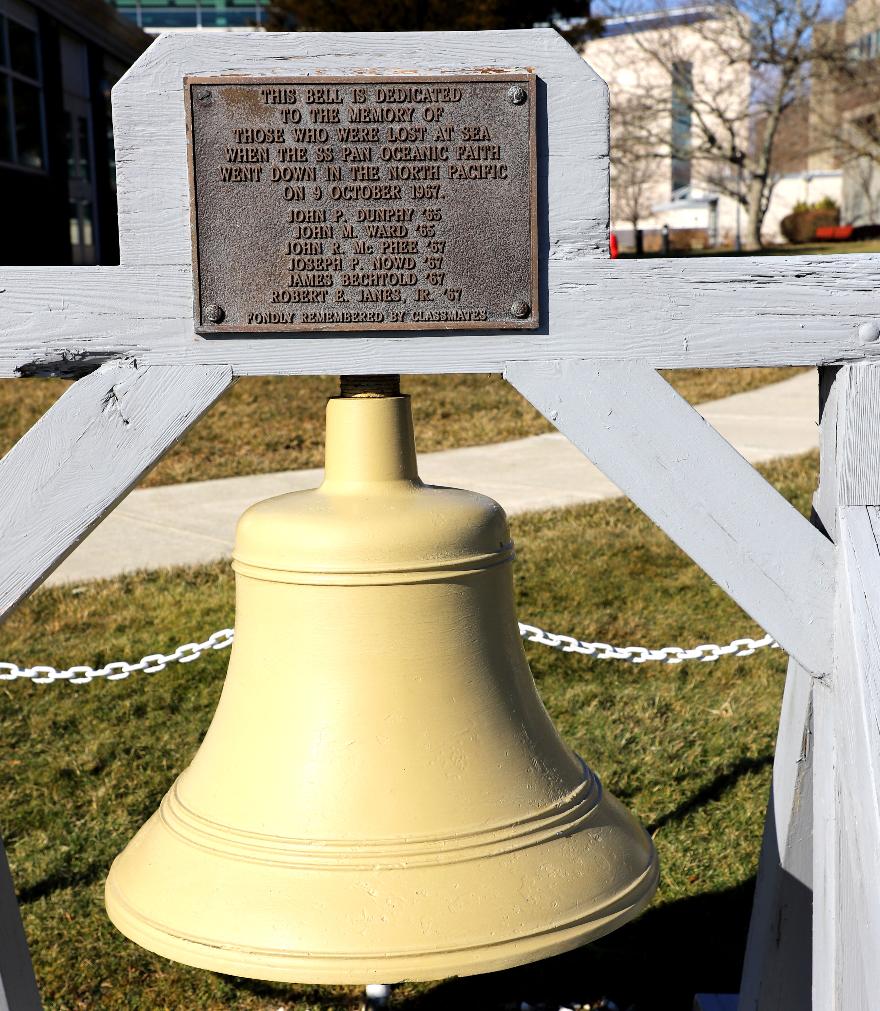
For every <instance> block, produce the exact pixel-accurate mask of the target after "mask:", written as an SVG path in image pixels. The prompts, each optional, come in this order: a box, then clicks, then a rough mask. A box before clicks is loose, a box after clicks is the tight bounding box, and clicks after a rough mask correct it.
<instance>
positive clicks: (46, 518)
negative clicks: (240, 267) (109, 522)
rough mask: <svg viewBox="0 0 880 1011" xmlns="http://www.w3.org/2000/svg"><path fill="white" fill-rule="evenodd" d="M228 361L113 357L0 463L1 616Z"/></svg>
mask: <svg viewBox="0 0 880 1011" xmlns="http://www.w3.org/2000/svg"><path fill="white" fill-rule="evenodd" d="M231 382H232V372H231V370H230V369H229V367H228V366H225V367H223V366H204V365H202V366H196V367H191V366H176V367H164V368H163V367H151V366H143V365H134V364H132V363H124V362H111V363H108V364H105V365H103V366H102V367H101V368H100V369H98V370H97V371H96V372H93V373H92V374H91V375H89V376H86V377H85V378H83V379H80V380H79V381H78V382H76V383H74V384H73V385H72V386H71V387H69V388H68V389H67V390H66V391H65V393H64V394H63V396H62V397H61V398H60V399H59V400H58V401H57V402H56V403H55V404H54V405H53V406H52V407H51V408H50V409H49V410H48V411H47V412H46V414H44V415H43V417H42V418H41V419H40V420H39V421H38V422H37V424H36V425H34V427H33V428H31V429H30V431H28V432H27V433H26V434H25V435H24V436H23V437H22V438H21V439H20V440H19V441H18V442H17V443H16V444H15V446H13V448H12V449H11V450H10V451H9V452H8V453H7V454H6V456H4V457H3V459H2V460H0V487H2V488H3V489H4V495H3V498H2V500H0V537H2V541H3V579H2V580H0V618H2V617H5V616H6V615H7V614H8V613H9V611H10V610H11V609H12V608H13V607H15V605H16V604H17V603H18V602H19V601H20V600H21V599H22V598H23V597H25V596H26V595H27V594H28V593H30V591H31V590H32V589H33V588H34V587H35V586H37V585H39V583H41V582H42V581H43V579H45V578H46V576H47V575H48V574H49V573H50V572H51V571H52V570H53V569H54V568H55V567H56V566H57V565H58V564H59V563H60V562H61V561H63V559H64V558H65V557H66V556H67V555H68V554H69V553H70V552H71V551H72V550H73V548H75V547H76V545H77V544H78V543H79V542H80V541H81V540H82V539H83V538H84V537H85V536H86V534H88V532H89V531H90V530H91V529H92V528H93V527H94V526H96V524H98V523H99V522H100V521H101V520H102V519H103V518H104V516H105V515H106V514H107V513H108V512H110V510H111V509H112V508H113V507H114V506H115V505H116V503H117V502H118V501H119V500H120V499H121V498H122V497H123V496H124V495H125V494H126V492H128V491H129V489H130V488H131V487H132V486H133V485H134V484H135V483H136V482H137V481H138V479H139V478H140V477H141V476H142V475H143V474H144V473H146V471H148V470H149V469H150V468H151V467H152V466H153V464H155V463H156V461H157V460H158V459H159V458H160V457H161V456H162V454H163V453H165V452H166V450H168V449H169V448H170V447H171V446H172V445H173V444H174V442H175V441H176V440H177V439H179V438H180V437H181V436H182V435H183V434H184V433H185V432H186V430H187V429H188V428H189V426H190V425H192V424H193V422H194V421H196V420H197V419H198V418H199V417H200V416H201V415H202V414H203V413H204V412H205V411H206V410H207V409H208V408H209V407H210V406H211V404H213V403H214V401H215V400H216V399H217V398H218V397H219V396H220V395H221V394H222V393H223V391H224V390H226V389H227V388H228V386H229V385H230V383H231Z"/></svg>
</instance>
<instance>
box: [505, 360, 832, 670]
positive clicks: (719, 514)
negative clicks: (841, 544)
mask: <svg viewBox="0 0 880 1011" xmlns="http://www.w3.org/2000/svg"><path fill="white" fill-rule="evenodd" d="M504 375H505V378H506V379H507V380H508V381H509V382H510V383H512V384H513V385H514V386H515V387H516V388H517V389H518V390H519V391H520V393H522V394H523V396H524V397H526V399H527V400H529V401H530V402H531V403H532V404H533V405H534V406H535V407H536V408H537V409H538V410H539V411H540V412H541V413H542V414H543V415H544V416H545V417H546V418H548V419H549V420H550V421H551V422H553V424H554V425H556V427H557V428H558V429H559V431H560V432H562V433H563V434H564V435H566V436H567V437H568V438H569V439H570V440H571V442H573V443H574V445H576V446H577V447H578V448H579V449H580V450H581V451H582V452H583V453H584V454H585V455H586V456H588V457H589V458H590V459H591V460H592V461H593V463H595V464H596V466H597V467H598V468H599V469H600V470H601V471H602V472H603V473H604V474H605V475H606V476H607V477H608V478H609V479H610V480H612V481H614V483H615V484H616V485H617V486H618V487H619V488H620V489H621V490H622V491H623V492H625V493H626V494H627V495H628V496H629V497H630V498H631V499H632V500H633V502H635V504H636V505H637V506H639V508H641V509H643V510H644V511H645V512H646V513H647V514H648V516H650V517H651V519H652V520H654V522H655V523H657V524H658V526H660V527H661V528H662V529H663V530H664V531H665V532H666V533H667V534H668V535H669V536H670V537H671V538H672V539H673V540H674V541H675V542H676V544H678V545H679V547H681V548H682V549H683V550H684V551H686V552H687V554H688V555H690V557H691V558H693V560H694V561H695V562H696V563H697V564H698V565H699V566H700V567H701V568H702V569H704V570H705V571H706V572H707V573H708V574H709V575H710V576H711V577H712V579H714V580H715V582H716V583H718V585H719V586H721V588H722V589H724V590H725V591H726V592H727V593H729V594H730V596H731V597H733V599H734V600H735V601H736V602H737V603H738V604H739V605H740V606H741V607H742V608H743V609H744V610H745V611H747V612H748V613H749V614H750V615H751V616H752V617H753V618H754V619H755V621H757V622H759V623H760V624H761V625H762V626H763V627H764V628H766V629H767V631H768V632H770V633H771V634H772V635H774V636H775V637H776V639H777V640H778V641H779V643H780V644H781V645H782V647H783V648H784V649H785V650H787V651H788V652H789V653H790V654H791V655H792V656H794V657H796V658H797V660H798V662H799V663H800V664H801V665H802V666H803V667H804V668H805V669H806V670H808V671H810V672H812V673H823V672H825V671H828V670H830V667H831V662H832V648H831V646H832V604H833V585H834V547H833V545H832V544H831V543H830V541H828V539H827V538H825V537H824V536H823V535H822V534H821V533H819V531H818V530H816V528H815V527H813V526H812V525H811V524H810V523H809V521H808V520H807V519H805V518H804V517H803V516H802V515H801V514H800V513H799V512H798V511H797V510H796V509H795V508H794V507H793V506H791V505H790V504H789V503H788V502H787V501H786V500H785V499H784V498H783V497H782V496H781V495H780V494H779V493H778V492H777V491H776V489H775V488H773V487H772V485H770V484H768V483H767V482H766V481H765V480H764V478H763V477H761V475H760V474H759V473H758V472H757V471H756V470H755V469H754V468H753V467H752V466H751V464H749V463H748V462H747V461H746V460H744V459H743V458H742V457H741V456H740V455H739V453H737V451H736V450H735V449H734V448H733V447H732V446H731V445H730V444H729V443H728V442H727V441H726V440H725V439H724V438H723V437H722V436H721V435H719V434H718V432H716V431H715V429H714V428H712V426H711V425H709V424H708V423H707V422H706V421H704V420H703V418H702V417H701V416H700V415H699V414H698V413H697V411H695V410H694V409H693V408H692V407H691V406H690V405H689V404H688V403H687V401H685V400H683V399H682V398H681V397H680V396H679V395H678V394H677V393H676V392H675V390H674V389H673V388H672V387H671V386H670V385H669V384H668V383H667V382H665V381H664V380H663V379H662V378H661V377H660V376H659V375H658V374H657V373H656V372H655V371H654V369H652V368H651V367H650V366H647V365H644V364H642V363H638V362H626V363H623V364H613V363H605V362H601V363H600V362H587V361H578V360H572V361H564V362H560V361H555V362H554V361H546V362H541V363H537V364H536V363H534V362H532V363H529V364H524V363H523V364H520V363H509V364H508V365H507V367H506V369H505V372H504Z"/></svg>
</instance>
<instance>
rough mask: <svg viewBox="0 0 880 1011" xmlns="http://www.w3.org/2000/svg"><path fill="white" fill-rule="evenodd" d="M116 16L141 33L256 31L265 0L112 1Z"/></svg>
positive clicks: (265, 4)
mask: <svg viewBox="0 0 880 1011" xmlns="http://www.w3.org/2000/svg"><path fill="white" fill-rule="evenodd" d="M113 3H114V6H115V7H116V9H117V10H118V11H119V13H120V14H123V15H125V17H127V18H130V19H131V20H132V21H134V22H135V24H136V25H137V26H138V27H139V28H143V29H144V30H145V31H148V32H149V31H154V32H155V31H161V30H163V29H173V28H221V29H230V28H255V27H256V28H258V27H260V25H262V24H263V23H264V21H265V20H266V8H267V7H268V0H113Z"/></svg>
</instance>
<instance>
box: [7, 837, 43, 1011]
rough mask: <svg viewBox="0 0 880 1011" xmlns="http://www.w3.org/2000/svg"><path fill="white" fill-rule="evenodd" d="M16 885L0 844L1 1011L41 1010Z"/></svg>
mask: <svg viewBox="0 0 880 1011" xmlns="http://www.w3.org/2000/svg"><path fill="white" fill-rule="evenodd" d="M42 1007H43V1005H42V1003H41V1001H40V994H39V991H38V990H37V981H36V979H35V978H34V970H33V966H32V965H31V956H30V952H29V951H28V945H27V939H26V938H25V936H24V928H23V927H22V924H21V914H20V913H19V910H18V900H17V899H16V896H15V885H14V884H13V881H12V875H11V874H10V872H9V863H8V861H7V859H6V850H5V849H4V847H3V843H2V842H0V1011H42Z"/></svg>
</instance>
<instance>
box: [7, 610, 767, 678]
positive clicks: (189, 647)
mask: <svg viewBox="0 0 880 1011" xmlns="http://www.w3.org/2000/svg"><path fill="white" fill-rule="evenodd" d="M519 632H520V635H521V636H522V637H523V638H524V639H525V640H526V641H527V642H537V643H539V644H540V645H542V646H550V647H551V648H552V649H559V650H562V652H563V653H582V654H584V655H585V656H591V657H593V658H594V659H596V660H625V661H626V662H627V663H648V662H651V661H653V662H656V663H667V664H675V663H682V662H683V661H685V660H701V661H703V662H704V663H705V662H707V661H711V660H718V659H720V658H721V657H722V656H751V655H752V654H753V653H754V652H756V651H757V650H759V649H763V648H764V647H767V646H769V647H770V649H779V648H780V647H779V643H778V642H776V641H775V640H774V639H773V637H772V636H770V635H765V636H764V637H763V638H762V639H734V640H733V642H731V643H728V645H726V646H715V645H713V644H712V643H703V644H702V645H700V646H694V647H693V648H692V649H682V647H681V646H663V647H662V648H661V649H648V648H647V647H646V646H611V645H609V643H607V642H583V641H582V640H580V639H575V638H574V637H573V636H570V635H560V634H559V633H558V632H547V631H545V630H544V629H543V628H538V627H537V626H535V625H524V624H523V623H522V622H520V625H519ZM234 636H235V633H234V631H233V630H232V629H231V628H221V629H219V630H218V631H216V632H214V633H213V635H209V636H208V638H207V639H205V641H204V642H185V643H183V644H182V645H180V646H178V647H177V649H176V650H174V652H173V653H149V654H147V656H144V657H141V659H140V660H138V661H137V663H128V662H127V661H125V660H115V661H113V663H107V664H104V666H103V667H86V666H78V667H68V668H67V670H56V669H55V668H54V667H49V666H48V665H46V664H38V665H37V666H35V667H19V666H18V664H15V663H8V662H3V661H0V681H16V680H18V679H19V678H25V679H27V680H29V681H30V682H31V683H32V684H35V685H46V684H51V683H52V682H53V681H66V682H67V683H68V684H72V685H85V684H88V683H89V682H90V681H94V680H96V679H97V678H104V679H105V680H106V681H122V680H123V678H127V677H129V676H130V675H131V674H137V673H138V672H139V671H143V672H144V674H156V673H157V672H158V671H160V670H164V669H165V668H166V667H167V666H168V664H170V663H192V662H193V660H198V659H199V657H200V656H201V655H202V653H205V652H207V650H209V649H227V648H228V647H229V646H231V645H232V640H233V638H234Z"/></svg>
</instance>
